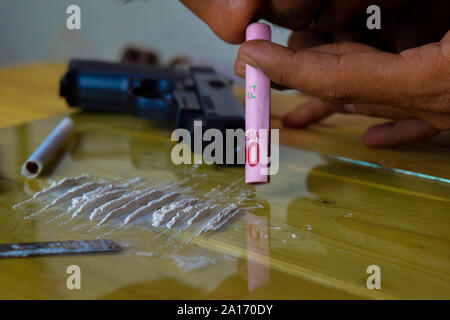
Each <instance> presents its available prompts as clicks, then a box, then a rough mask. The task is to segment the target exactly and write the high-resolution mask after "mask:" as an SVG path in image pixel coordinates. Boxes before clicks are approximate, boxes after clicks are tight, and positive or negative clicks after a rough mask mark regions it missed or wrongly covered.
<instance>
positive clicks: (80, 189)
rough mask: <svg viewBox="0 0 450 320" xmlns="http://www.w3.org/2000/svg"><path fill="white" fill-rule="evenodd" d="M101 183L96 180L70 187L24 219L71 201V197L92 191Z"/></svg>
mask: <svg viewBox="0 0 450 320" xmlns="http://www.w3.org/2000/svg"><path fill="white" fill-rule="evenodd" d="M98 186H99V184H98V183H96V182H87V183H85V184H83V185H81V186H78V187H75V188H72V189H70V190H69V191H67V192H66V193H64V194H63V195H62V196H60V197H57V198H56V199H55V200H53V201H52V202H51V203H50V204H48V205H46V206H45V207H44V208H42V209H41V210H39V211H37V212H35V213H32V214H31V215H29V216H26V217H25V218H24V219H29V218H31V217H34V216H35V215H38V214H40V213H42V212H44V211H45V210H48V209H50V208H53V207H55V206H57V205H60V204H62V203H64V202H66V201H69V200H70V199H72V198H74V197H77V196H80V195H82V194H83V193H85V192H88V191H91V190H93V189H95V188H98Z"/></svg>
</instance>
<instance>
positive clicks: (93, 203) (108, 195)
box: [69, 189, 126, 220]
mask: <svg viewBox="0 0 450 320" xmlns="http://www.w3.org/2000/svg"><path fill="white" fill-rule="evenodd" d="M125 192H126V191H125V190H120V189H119V190H111V191H107V192H102V193H101V194H97V196H96V197H95V198H93V199H90V200H88V201H86V202H85V203H84V204H83V205H82V206H81V207H79V208H78V209H77V210H76V211H75V212H74V213H73V214H72V217H71V218H70V219H69V220H72V219H74V218H75V217H77V216H78V215H80V214H86V213H89V212H91V211H92V210H94V209H95V208H97V207H98V206H100V205H102V204H103V203H105V202H106V201H111V200H113V199H116V198H118V197H120V196H121V195H123V194H124V193H125Z"/></svg>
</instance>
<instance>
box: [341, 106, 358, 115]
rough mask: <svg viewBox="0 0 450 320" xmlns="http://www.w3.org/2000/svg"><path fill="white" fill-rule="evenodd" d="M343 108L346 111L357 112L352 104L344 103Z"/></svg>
mask: <svg viewBox="0 0 450 320" xmlns="http://www.w3.org/2000/svg"><path fill="white" fill-rule="evenodd" d="M344 110H345V111H346V112H347V113H357V112H358V111H357V110H356V107H355V105H354V104H345V105H344Z"/></svg>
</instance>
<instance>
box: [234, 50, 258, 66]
mask: <svg viewBox="0 0 450 320" xmlns="http://www.w3.org/2000/svg"><path fill="white" fill-rule="evenodd" d="M238 59H239V60H242V61H243V63H244V64H248V65H250V66H252V67H253V68H257V69H260V68H259V66H258V65H257V64H256V62H255V61H254V60H253V59H252V58H251V57H250V56H249V55H248V54H247V53H245V52H239V56H238Z"/></svg>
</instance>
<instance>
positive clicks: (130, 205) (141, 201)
mask: <svg viewBox="0 0 450 320" xmlns="http://www.w3.org/2000/svg"><path fill="white" fill-rule="evenodd" d="M162 194H163V191H162V190H151V191H148V192H145V193H144V194H142V195H140V196H139V197H137V198H135V199H133V200H131V201H129V202H127V203H125V204H124V205H123V206H121V207H119V208H116V209H114V210H112V211H110V212H109V213H107V214H106V216H105V217H104V218H103V219H102V220H101V221H100V222H99V223H98V224H97V225H96V226H95V227H94V229H97V228H98V227H99V226H101V225H102V224H104V223H106V222H108V221H110V220H111V219H113V218H116V217H118V216H120V215H122V214H125V213H127V212H130V211H132V210H133V211H135V210H136V209H137V208H139V206H142V205H145V204H147V203H148V202H149V201H152V200H154V199H156V198H157V197H161V196H162Z"/></svg>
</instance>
